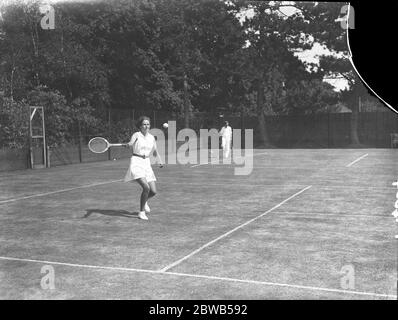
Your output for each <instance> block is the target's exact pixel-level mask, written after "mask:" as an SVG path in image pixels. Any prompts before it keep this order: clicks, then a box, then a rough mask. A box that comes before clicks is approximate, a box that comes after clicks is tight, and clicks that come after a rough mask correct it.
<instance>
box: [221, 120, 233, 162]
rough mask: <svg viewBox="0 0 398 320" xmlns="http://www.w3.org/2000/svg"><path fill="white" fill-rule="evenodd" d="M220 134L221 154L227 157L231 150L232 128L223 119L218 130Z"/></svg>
mask: <svg viewBox="0 0 398 320" xmlns="http://www.w3.org/2000/svg"><path fill="white" fill-rule="evenodd" d="M220 136H221V147H222V149H223V154H224V157H225V158H228V157H229V153H230V152H231V142H232V128H231V127H230V126H229V122H228V121H225V124H224V126H223V127H222V128H221V130H220Z"/></svg>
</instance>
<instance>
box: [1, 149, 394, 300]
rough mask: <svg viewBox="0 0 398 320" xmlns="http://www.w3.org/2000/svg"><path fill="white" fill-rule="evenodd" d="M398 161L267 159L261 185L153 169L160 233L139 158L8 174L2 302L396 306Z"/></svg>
mask: <svg viewBox="0 0 398 320" xmlns="http://www.w3.org/2000/svg"><path fill="white" fill-rule="evenodd" d="M396 157H397V151H396V150H395V149H390V150H389V149H356V150H337V149H328V150H326V149H325V150H304V149H302V150H301V149H297V150H280V149H266V150H254V157H253V163H254V169H253V171H252V173H251V174H250V175H249V176H234V174H233V173H234V170H233V168H234V165H233V164H231V165H212V164H208V165H200V166H193V165H190V164H187V165H168V166H166V167H165V168H163V169H159V168H156V167H154V170H155V174H156V176H157V179H158V184H157V186H158V194H157V195H156V197H155V198H154V199H152V200H151V202H150V205H151V208H152V212H151V213H150V214H149V221H142V220H139V219H137V211H138V206H139V204H138V199H139V194H140V192H141V191H140V187H139V186H138V185H136V184H133V183H124V182H122V179H123V177H124V174H125V171H126V169H127V166H128V161H129V160H128V159H123V160H117V161H104V162H96V163H86V164H76V165H69V166H62V167H53V168H49V169H43V170H28V171H15V172H7V173H2V174H0V189H1V191H2V192H1V194H0V243H1V245H0V299H228V300H229V299H230V300H234V299H397V296H396V294H397V289H396V282H397V249H396V248H397V246H396V245H397V244H396V240H394V236H395V234H397V230H396V224H395V220H394V218H393V217H392V215H391V213H392V211H393V210H394V203H395V201H396V188H395V187H393V186H392V185H391V184H392V182H394V181H396V179H397V177H398V168H397V166H396V159H397V158H396ZM45 265H51V266H52V267H53V268H54V271H55V288H54V289H51V290H44V289H42V287H41V285H40V283H41V279H42V277H43V276H44V275H45V274H43V273H41V268H42V267H43V266H45ZM345 266H352V267H353V270H354V271H355V276H354V280H355V285H354V287H350V288H348V289H347V288H344V287H342V278H343V277H344V273H343V272H342V268H343V267H345Z"/></svg>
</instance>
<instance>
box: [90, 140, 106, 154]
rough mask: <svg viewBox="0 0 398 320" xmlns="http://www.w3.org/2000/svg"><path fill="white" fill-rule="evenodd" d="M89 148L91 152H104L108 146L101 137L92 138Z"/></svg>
mask: <svg viewBox="0 0 398 320" xmlns="http://www.w3.org/2000/svg"><path fill="white" fill-rule="evenodd" d="M89 147H90V149H91V150H92V151H93V152H99V153H100V152H104V151H105V150H106V149H107V148H108V144H107V143H106V141H104V140H103V139H93V140H91V141H90V146H89Z"/></svg>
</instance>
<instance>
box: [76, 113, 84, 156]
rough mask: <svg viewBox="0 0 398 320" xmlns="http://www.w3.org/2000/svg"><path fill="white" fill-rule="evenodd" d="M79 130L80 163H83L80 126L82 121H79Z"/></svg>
mask: <svg viewBox="0 0 398 320" xmlns="http://www.w3.org/2000/svg"><path fill="white" fill-rule="evenodd" d="M77 129H78V135H79V136H78V139H79V144H78V147H79V161H80V163H82V162H83V157H82V131H81V126H80V121H79V120H78V121H77Z"/></svg>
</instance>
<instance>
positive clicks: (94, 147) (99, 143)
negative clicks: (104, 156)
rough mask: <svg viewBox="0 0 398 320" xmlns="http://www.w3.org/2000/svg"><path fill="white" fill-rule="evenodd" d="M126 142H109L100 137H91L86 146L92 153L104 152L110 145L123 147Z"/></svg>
mask: <svg viewBox="0 0 398 320" xmlns="http://www.w3.org/2000/svg"><path fill="white" fill-rule="evenodd" d="M125 146H127V143H109V142H108V140H106V139H105V138H101V137H95V138H92V139H91V140H90V141H89V142H88V148H89V149H90V151H91V152H94V153H104V152H105V151H107V150H108V149H109V148H110V147H125Z"/></svg>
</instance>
